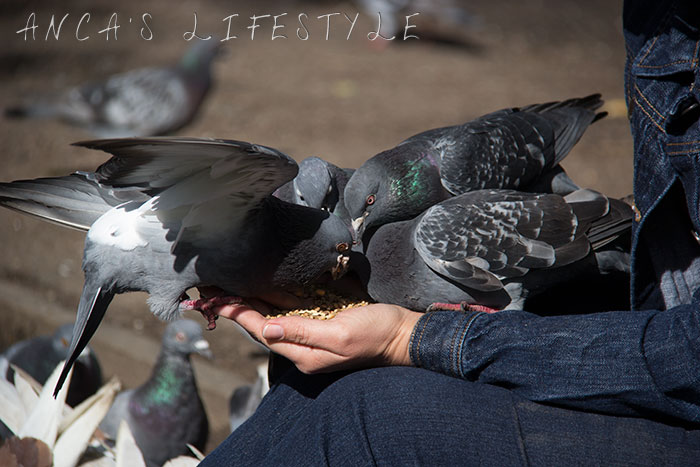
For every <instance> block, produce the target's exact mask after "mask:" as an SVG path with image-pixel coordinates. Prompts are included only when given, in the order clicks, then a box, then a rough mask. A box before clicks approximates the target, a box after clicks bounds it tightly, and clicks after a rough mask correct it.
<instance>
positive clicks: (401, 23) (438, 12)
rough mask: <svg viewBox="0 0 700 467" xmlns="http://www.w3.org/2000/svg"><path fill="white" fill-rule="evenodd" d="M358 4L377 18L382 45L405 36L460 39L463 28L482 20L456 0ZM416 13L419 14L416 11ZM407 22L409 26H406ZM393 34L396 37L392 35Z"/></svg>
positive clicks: (368, 0) (378, 41)
mask: <svg viewBox="0 0 700 467" xmlns="http://www.w3.org/2000/svg"><path fill="white" fill-rule="evenodd" d="M355 3H357V5H358V7H359V8H360V9H361V10H362V11H363V12H364V13H365V14H366V15H367V16H369V17H370V19H371V20H372V21H374V22H375V29H373V31H374V32H376V31H377V29H376V28H377V26H378V27H379V34H380V35H381V37H382V38H383V39H386V40H382V39H380V38H379V37H377V38H376V39H374V43H376V44H377V45H378V46H380V47H381V46H383V45H385V44H387V43H388V41H389V40H396V41H403V40H404V36H405V35H406V36H407V35H414V36H417V37H418V38H425V37H426V33H428V34H427V35H428V36H431V35H435V34H436V32H437V31H440V32H439V33H437V37H436V39H441V40H443V41H446V40H447V39H448V36H454V39H452V40H451V41H448V42H454V43H459V40H458V39H459V36H461V35H462V34H460V33H463V31H464V30H466V29H467V28H470V27H474V26H476V25H478V24H479V23H480V19H479V18H477V17H476V16H475V15H473V14H472V13H470V12H469V11H467V10H466V9H465V8H464V7H463V6H462V5H460V4H459V2H458V1H455V0H356V1H355ZM416 13H417V14H418V15H416ZM407 25H408V29H406V28H407ZM392 38H393V39H392Z"/></svg>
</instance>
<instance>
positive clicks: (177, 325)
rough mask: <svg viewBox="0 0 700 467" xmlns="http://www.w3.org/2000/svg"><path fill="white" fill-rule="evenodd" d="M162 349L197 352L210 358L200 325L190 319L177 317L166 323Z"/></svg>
mask: <svg viewBox="0 0 700 467" xmlns="http://www.w3.org/2000/svg"><path fill="white" fill-rule="evenodd" d="M163 349H165V350H166V351H168V352H174V353H180V354H182V355H190V354H193V353H198V354H200V355H202V356H204V357H207V358H212V353H211V350H210V349H209V342H207V341H206V339H204V336H203V335H202V327H201V326H200V325H199V324H198V323H197V322H195V321H192V320H190V319H179V320H177V321H173V322H172V323H170V324H168V326H167V327H166V328H165V334H164V335H163Z"/></svg>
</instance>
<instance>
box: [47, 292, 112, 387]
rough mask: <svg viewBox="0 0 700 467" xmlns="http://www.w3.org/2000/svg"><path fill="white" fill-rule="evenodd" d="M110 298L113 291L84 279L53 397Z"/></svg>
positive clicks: (95, 328) (100, 318)
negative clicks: (70, 336) (71, 334)
mask: <svg viewBox="0 0 700 467" xmlns="http://www.w3.org/2000/svg"><path fill="white" fill-rule="evenodd" d="M112 298H114V293H112V292H111V291H105V290H103V289H102V287H101V286H97V287H95V286H94V285H93V284H92V283H91V281H90V280H86V282H85V286H84V287H83V293H82V295H81V297H80V303H79V304H78V315H77V317H76V320H75V324H74V325H73V338H72V339H71V343H70V348H69V350H68V353H69V357H68V360H66V363H65V364H64V365H63V370H62V371H61V376H59V378H58V382H57V383H56V387H55V388H54V397H56V395H57V394H58V391H60V390H61V386H63V383H64V382H65V380H66V377H67V376H68V373H69V371H70V369H71V367H72V366H73V363H75V361H76V360H77V359H78V357H79V356H80V354H81V352H82V351H83V349H85V347H86V346H87V343H88V342H89V341H90V338H91V337H92V335H93V334H95V331H97V327H98V326H99V325H100V322H101V321H102V318H103V317H104V315H105V311H107V307H108V306H109V304H110V302H111V301H112Z"/></svg>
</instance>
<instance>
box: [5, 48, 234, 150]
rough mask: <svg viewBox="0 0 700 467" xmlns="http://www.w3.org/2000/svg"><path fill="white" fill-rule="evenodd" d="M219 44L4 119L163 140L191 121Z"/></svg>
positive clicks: (38, 101) (10, 111)
mask: <svg viewBox="0 0 700 467" xmlns="http://www.w3.org/2000/svg"><path fill="white" fill-rule="evenodd" d="M219 45H220V42H219V41H217V40H215V39H211V40H209V41H198V42H197V43H195V44H194V45H193V46H192V47H191V48H190V49H189V50H188V51H187V52H186V53H185V55H184V56H183V57H182V59H181V60H180V62H179V63H178V64H177V65H175V66H170V67H163V68H155V67H154V68H141V69H137V70H132V71H127V72H125V73H120V74H116V75H112V76H110V77H108V78H107V79H106V80H103V81H95V82H89V83H85V84H82V85H78V86H76V87H72V88H69V89H66V90H64V91H61V92H58V93H55V94H52V95H45V96H36V97H33V98H29V99H27V100H26V102H23V103H21V104H19V105H16V106H13V107H8V108H6V109H5V111H4V113H5V116H6V117H20V118H21V117H46V118H59V119H61V120H64V121H67V122H69V123H71V124H73V125H76V126H80V127H83V128H85V129H87V130H88V131H90V132H91V133H93V134H95V135H97V136H99V137H109V138H117V137H124V136H151V135H162V134H167V133H170V132H172V131H175V130H177V129H178V128H181V127H183V126H184V125H186V124H187V123H189V122H190V121H191V120H192V118H194V116H195V114H196V113H197V111H198V109H199V107H200V105H201V104H202V102H203V101H204V98H205V97H206V95H207V93H208V92H209V88H210V87H211V83H212V74H211V64H212V60H213V59H214V57H215V56H216V54H217V51H218V50H219Z"/></svg>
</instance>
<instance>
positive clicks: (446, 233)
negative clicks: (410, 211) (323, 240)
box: [352, 190, 632, 311]
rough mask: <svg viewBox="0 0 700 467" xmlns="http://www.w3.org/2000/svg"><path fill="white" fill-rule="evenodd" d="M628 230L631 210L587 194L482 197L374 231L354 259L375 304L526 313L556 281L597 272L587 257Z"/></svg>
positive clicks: (459, 199)
mask: <svg viewBox="0 0 700 467" xmlns="http://www.w3.org/2000/svg"><path fill="white" fill-rule="evenodd" d="M631 223H632V209H631V207H630V206H629V205H627V204H624V203H622V202H619V201H617V200H610V199H608V198H607V197H605V196H603V195H601V194H600V193H597V192H595V191H592V190H578V191H575V192H573V193H571V194H569V195H566V196H564V197H562V196H560V195H556V194H531V193H523V192H516V191H512V190H478V191H473V192H469V193H465V194H463V195H459V196H456V197H453V198H450V199H448V200H446V201H443V202H441V203H439V204H436V205H435V206H433V207H431V208H430V209H428V210H427V211H426V212H425V213H424V214H422V215H421V216H419V217H417V218H415V219H412V220H408V221H400V222H394V223H390V224H385V225H383V226H381V227H379V228H378V229H377V230H376V232H375V233H374V235H373V236H372V237H371V238H370V240H369V242H368V243H367V244H366V245H365V247H366V257H363V256H362V255H357V258H356V257H355V256H353V258H352V262H356V261H357V262H360V263H361V262H362V261H367V262H368V264H365V265H364V268H357V269H363V270H364V273H363V275H364V281H365V282H366V283H367V289H368V292H369V294H370V296H371V297H372V298H373V299H375V300H376V301H378V302H383V303H395V304H398V305H402V306H404V307H407V308H410V309H413V310H418V311H423V310H427V309H444V308H448V309H450V308H458V309H459V308H474V309H482V310H483V311H492V310H501V309H505V308H522V307H523V304H524V301H525V300H526V299H527V298H528V297H529V296H535V295H537V294H539V293H543V292H545V291H547V290H548V289H549V288H551V287H553V286H554V285H555V284H557V283H559V282H563V281H567V280H575V279H576V278H578V277H581V276H584V275H585V274H587V273H589V272H590V273H591V274H599V273H600V271H599V270H598V267H597V264H596V260H595V255H594V254H593V252H595V251H596V250H599V249H603V248H604V247H605V246H606V245H607V244H610V243H611V242H612V241H613V240H615V239H616V238H617V237H618V236H620V235H624V233H625V232H626V231H628V230H629V229H630V226H631ZM361 276H362V274H361ZM471 305H476V307H472V306H471ZM483 307H486V308H483Z"/></svg>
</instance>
